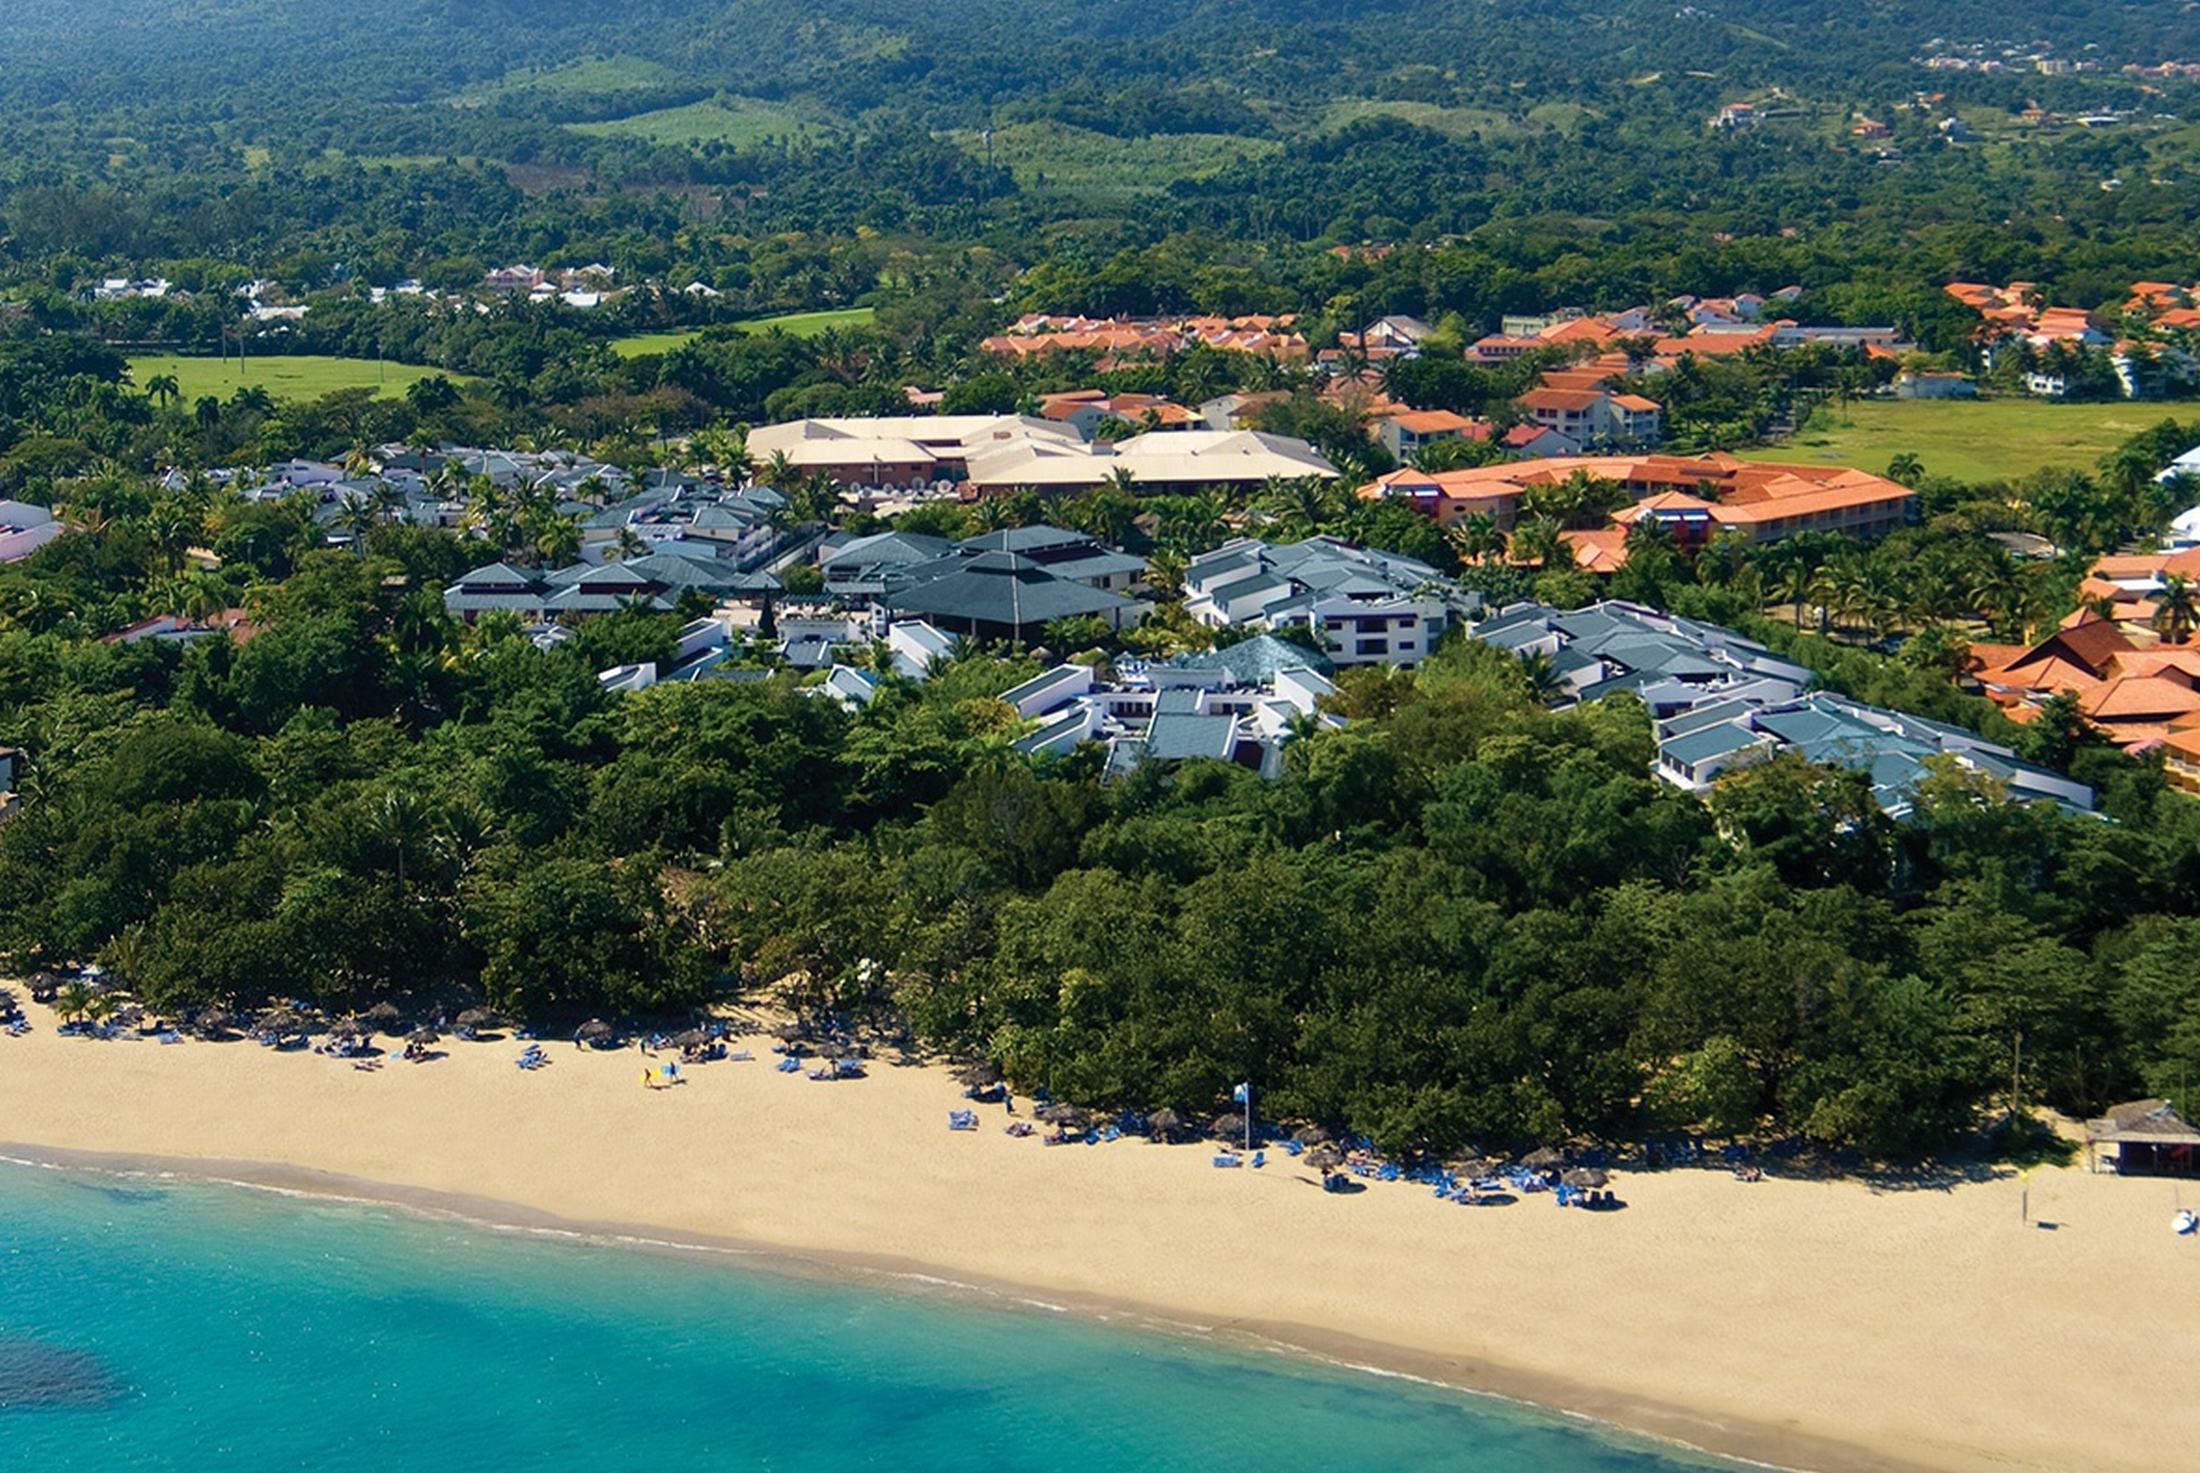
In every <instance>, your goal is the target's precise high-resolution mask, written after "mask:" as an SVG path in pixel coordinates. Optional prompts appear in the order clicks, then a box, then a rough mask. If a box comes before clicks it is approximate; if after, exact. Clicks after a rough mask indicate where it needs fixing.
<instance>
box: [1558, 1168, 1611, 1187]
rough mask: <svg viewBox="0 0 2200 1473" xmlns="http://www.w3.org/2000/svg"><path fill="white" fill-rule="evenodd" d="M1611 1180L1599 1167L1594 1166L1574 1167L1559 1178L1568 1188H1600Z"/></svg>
mask: <svg viewBox="0 0 2200 1473" xmlns="http://www.w3.org/2000/svg"><path fill="white" fill-rule="evenodd" d="M1611 1179H1612V1178H1611V1176H1610V1175H1609V1174H1608V1173H1606V1172H1605V1171H1604V1170H1603V1169H1602V1168H1601V1167H1596V1166H1576V1167H1575V1168H1574V1169H1573V1170H1572V1171H1569V1172H1567V1173H1566V1174H1565V1175H1564V1176H1562V1177H1560V1178H1559V1180H1560V1181H1562V1182H1564V1183H1566V1185H1568V1186H1570V1187H1589V1188H1594V1187H1601V1186H1603V1185H1604V1184H1605V1183H1606V1182H1608V1181H1610V1180H1611Z"/></svg>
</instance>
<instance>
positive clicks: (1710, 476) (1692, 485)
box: [1359, 454, 1917, 545]
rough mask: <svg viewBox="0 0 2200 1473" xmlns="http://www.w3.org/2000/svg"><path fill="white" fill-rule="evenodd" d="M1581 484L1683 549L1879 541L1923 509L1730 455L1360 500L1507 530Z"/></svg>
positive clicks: (1392, 477)
mask: <svg viewBox="0 0 2200 1473" xmlns="http://www.w3.org/2000/svg"><path fill="white" fill-rule="evenodd" d="M1575 475H1584V476H1588V477H1590V478H1592V479H1594V480H1600V481H1609V482H1612V483H1613V484H1615V485H1617V486H1619V487H1620V488H1621V489H1623V490H1625V491H1627V492H1628V493H1630V494H1631V495H1633V496H1634V497H1636V498H1637V500H1636V505H1635V506H1633V507H1628V508H1625V509H1623V510H1621V511H1620V512H1618V513H1616V514H1615V516H1614V517H1613V524H1614V525H1615V526H1619V527H1626V526H1629V525H1632V524H1633V522H1634V521H1635V520H1636V519H1638V518H1640V517H1645V516H1647V517H1652V518H1654V519H1656V520H1657V521H1659V522H1661V523H1663V524H1664V525H1665V526H1666V527H1667V528H1668V529H1669V530H1670V531H1672V532H1673V533H1674V535H1675V537H1676V538H1677V539H1679V540H1680V541H1681V542H1682V543H1683V544H1684V545H1687V544H1694V543H1701V542H1703V541H1706V540H1708V539H1709V538H1710V537H1711V536H1712V535H1713V534H1714V533H1717V532H1721V531H1729V532H1733V533H1735V534H1737V535H1739V536H1741V537H1743V538H1744V539H1746V540H1747V541H1750V542H1777V541H1779V540H1781V539H1782V538H1786V537H1793V536H1796V535H1797V534H1799V533H1803V532H1842V533H1846V534H1848V535H1849V536H1852V537H1876V536H1880V535H1883V534H1885V533H1887V532H1891V531H1893V530H1895V529H1896V528H1898V527H1902V526H1906V525H1907V524H1908V523H1909V521H1910V520H1911V518H1912V517H1913V516H1914V515H1915V512H1916V507H1917V493H1916V492H1915V491H1912V490H1911V489H1910V488H1909V487H1907V486H1904V485H1900V484H1899V483H1897V482H1894V481H1890V480H1888V479H1887V478H1886V477H1885V476H1875V475H1872V474H1871V473H1870V472H1868V471H1859V470H1849V469H1846V468H1844V467H1841V466H1825V465H1787V464H1779V463H1774V462H1769V461H1751V460H1740V459H1737V458H1736V457H1734V456H1731V455H1723V454H1709V455H1702V456H1678V455H1577V456H1554V457H1550V458H1546V459H1542V460H1526V461H1513V462H1505V463H1500V464H1497V465H1486V466H1477V467H1474V468H1472V469H1469V470H1459V471H1437V472H1427V471H1418V470H1413V469H1410V468H1409V469H1405V470H1397V471H1392V472H1391V473H1389V474H1388V475H1385V476H1381V477H1378V478H1377V479H1375V480H1373V481H1371V482H1369V483H1368V484H1367V485H1365V486H1362V487H1361V488H1360V490H1359V494H1360V495H1362V496H1365V497H1369V498H1395V499H1398V500H1402V501H1404V502H1406V503H1407V504H1408V505H1410V506H1412V507H1413V508H1414V509H1415V510H1417V511H1420V512H1421V513H1422V514H1423V515H1425V516H1428V517H1430V518H1431V519H1433V520H1434V521H1435V522H1437V524H1438V525H1440V526H1447V527H1448V526H1450V525H1452V524H1453V523H1454V522H1457V521H1458V520H1459V519H1460V518H1461V517H1464V516H1470V515H1473V514H1476V513H1482V514H1486V515H1489V516H1492V517H1494V518H1495V519H1496V520H1497V523H1498V525H1499V526H1500V527H1503V528H1506V529H1508V530H1509V529H1510V528H1511V527H1512V526H1513V524H1514V522H1515V521H1517V520H1518V517H1519V510H1520V503H1521V501H1522V500H1523V499H1524V498H1525V497H1526V496H1527V495H1528V494H1529V493H1530V492H1531V491H1532V490H1534V489H1535V488H1536V487H1539V486H1557V485H1560V484H1562V483H1563V482H1565V481H1566V480H1567V479H1568V478H1570V477H1572V476H1575Z"/></svg>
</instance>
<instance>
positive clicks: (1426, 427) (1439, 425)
mask: <svg viewBox="0 0 2200 1473" xmlns="http://www.w3.org/2000/svg"><path fill="white" fill-rule="evenodd" d="M1388 418H1389V420H1390V423H1392V424H1394V425H1396V426H1398V428H1400V429H1402V430H1407V431H1409V432H1411V433H1413V434H1416V435H1440V434H1443V433H1444V432H1446V431H1450V432H1452V433H1454V434H1460V435H1464V434H1467V433H1469V432H1471V431H1473V430H1474V429H1475V428H1477V426H1476V423H1475V421H1473V420H1471V419H1468V418H1467V417H1466V416H1465V415H1463V414H1454V413H1453V412H1452V411H1451V410H1449V409H1408V410H1405V411H1403V412H1401V413H1398V414H1393V415H1390V416H1389V417H1388ZM1480 429H1481V430H1482V432H1483V436H1484V437H1486V436H1487V435H1488V433H1489V426H1488V425H1482V426H1480Z"/></svg>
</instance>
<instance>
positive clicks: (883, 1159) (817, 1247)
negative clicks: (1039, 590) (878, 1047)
mask: <svg viewBox="0 0 2200 1473" xmlns="http://www.w3.org/2000/svg"><path fill="white" fill-rule="evenodd" d="M37 1022H38V1029H37V1031H36V1032H34V1033H33V1034H31V1035H30V1036H28V1037H25V1038H20V1039H6V1038H0V1141H5V1142H8V1143H11V1144H12V1145H13V1146H15V1147H19V1148H28V1149H30V1150H32V1151H36V1152H45V1153H56V1152H102V1153H115V1154H118V1155H122V1156H128V1157H134V1158H152V1157H158V1158H165V1159H166V1160H168V1161H170V1162H173V1163H176V1164H179V1165H183V1166H185V1167H187V1169H197V1170H204V1171H207V1172H209V1173H210V1174H217V1175H219V1174H228V1175H248V1176H251V1177H254V1178H256V1179H259V1180H263V1181H268V1182H273V1183H288V1184H293V1185H304V1186H309V1187H316V1186H317V1187H321V1188H326V1189H337V1188H338V1187H342V1188H344V1189H349V1190H358V1191H366V1192H371V1193H372V1194H375V1195H380V1196H384V1197H387V1198H389V1199H390V1200H393V1201H411V1202H418V1203H426V1202H443V1203H444V1204H445V1205H460V1206H464V1207H466V1208H467V1209H468V1210H476V1211H485V1212H507V1211H509V1212H511V1213H513V1214H521V1213H534V1214H548V1215H553V1216H555V1217H557V1218H560V1219H563V1220H567V1221H570V1222H575V1223H579V1224H587V1225H591V1226H600V1227H609V1226H613V1225H617V1226H620V1227H623V1228H632V1229H638V1230H643V1231H647V1232H650V1233H655V1234H662V1235H667V1236H683V1235H684V1236H691V1237H696V1238H708V1239H714V1240H737V1241H740V1242H743V1243H747V1244H753V1245H759V1246H765V1247H770V1248H775V1249H782V1250H787V1251H789V1252H791V1253H794V1254H797V1255H800V1256H803V1257H806V1258H808V1259H810V1260H812V1261H813V1262H816V1263H818V1264H820V1265H821V1266H822V1267H823V1268H824V1269H825V1271H828V1272H836V1273H838V1272H854V1271H858V1270H860V1269H861V1268H862V1267H864V1266H874V1267H880V1268H888V1269H901V1270H911V1269H922V1270H923V1271H926V1272H930V1273H935V1274H939V1275H942V1276H946V1277H950V1278H956V1279H961V1280H965V1281H969V1282H973V1283H983V1284H992V1285H1013V1286H1017V1287H1018V1288H1019V1289H1020V1290H1022V1291H1025V1292H1029V1293H1031V1294H1032V1295H1033V1296H1034V1297H1038V1298H1043V1299H1046V1300H1049V1301H1052V1302H1055V1303H1060V1304H1069V1305H1076V1306H1090V1307H1118V1308H1122V1307H1128V1308H1133V1309H1135V1310H1137V1311H1139V1312H1142V1313H1145V1314H1149V1315H1151V1316H1154V1317H1158V1318H1163V1319H1168V1320H1172V1321H1176V1322H1180V1323H1189V1324H1193V1325H1197V1326H1202V1327H1208V1328H1214V1329H1221V1330H1227V1331H1234V1332H1245V1333H1251V1334H1259V1335H1264V1336H1267V1337H1270V1338H1273V1339H1276V1340H1280V1341H1284V1342H1287V1343H1290V1344H1293V1345H1297V1346H1301V1347H1304V1348H1306V1349H1309V1350H1313V1351H1316V1352H1319V1353H1323V1354H1327V1355H1332V1356H1335V1357H1337V1358H1340V1359H1344V1360H1348V1361H1353V1362H1358V1363H1366V1364H1372V1365H1381V1366H1385V1367H1390V1368H1395V1369H1398V1370H1401V1371H1406V1372H1410V1373H1413V1374H1419V1375H1426V1376H1430V1377H1434V1378H1437V1379H1442V1380H1446V1381H1450V1382H1453V1383H1455V1384H1460V1385H1468V1386H1476V1387H1483V1388H1488V1389H1492V1390H1496V1391H1501V1392H1504V1393H1507V1394H1512V1395H1519V1396H1524V1397H1527V1398H1530V1399H1533V1400H1536V1401H1540V1402H1544V1403H1547V1404H1551V1405H1556V1406H1561V1407H1566V1408H1569V1409H1573V1410H1577V1411H1581V1412H1584V1413H1587V1414H1590V1415H1594V1416H1599V1417H1603V1418H1607V1419H1610V1420H1612V1421H1615V1422H1618V1423H1621V1424H1624V1425H1627V1426H1631V1427H1636V1428H1639V1429H1642V1430H1645V1431H1649V1432H1653V1433H1658V1434H1662V1435H1667V1436H1672V1437H1676V1438H1680V1439H1682V1440H1685V1441H1688V1442H1691V1443H1695V1444H1697V1445H1700V1446H1706V1447H1712V1448H1717V1449H1720V1450H1724V1451H1729V1452H1733V1453H1737V1454H1741V1455H1745V1456H1749V1457H1754V1458H1760V1459H1763V1460H1766V1461H1770V1462H1776V1463H1782V1464H1786V1465H1790V1466H1798V1467H1810V1468H1824V1469H1852V1470H1863V1469H1905V1468H1931V1469H1979V1468H2002V1469H2041V1470H2046V1469H2055V1470H2077V1469H2084V1470H2092V1473H2122V1470H2134V1473H2135V1470H2140V1469H2149V1470H2152V1469H2157V1468H2160V1467H2162V1466H2164V1465H2165V1463H2169V1462H2173V1461H2175V1460H2176V1459H2178V1458H2179V1457H2181V1456H2184V1455H2187V1454H2189V1452H2190V1450H2191V1449H2193V1448H2195V1447H2200V1405H2196V1400H2195V1398H2193V1397H2191V1396H2189V1395H2185V1394H2183V1393H2182V1392H2181V1391H2179V1390H2178V1389H2177V1388H2179V1387H2181V1386H2182V1384H2183V1380H2184V1374H2185V1371H2186V1368H2188V1367H2190V1366H2192V1365H2193V1364H2195V1363H2196V1361H2200V1242H2194V1241H2191V1240H2180V1239H2177V1238H2175V1237H2173V1236H2172V1235H2171V1233H2170V1231H2169V1219H2170V1216H2171V1213H2172V1210H2173V1209H2174V1207H2175V1206H2176V1205H2177V1203H2178V1202H2179V1201H2180V1200H2183V1201H2186V1202H2192V1201H2195V1200H2200V1193H2196V1191H2195V1189H2194V1188H2193V1187H2191V1186H2186V1187H2183V1188H2180V1187H2179V1186H2178V1185H2177V1184H2174V1183H2171V1182H2166V1181H2126V1180H2119V1179H2115V1178H2109V1177H2100V1176H2092V1175H2088V1174H2086V1173H2084V1172H2083V1171H2080V1170H2069V1171H2063V1170H2046V1171H2038V1172H2034V1173H2033V1174H2032V1175H2031V1177H2030V1180H2029V1183H2028V1186H2029V1193H2030V1206H2031V1213H2032V1216H2033V1217H2035V1218H2041V1219H2045V1220H2046V1221H2048V1222H2052V1223H2054V1224H2055V1227H2054V1228H2053V1229H2052V1230H2048V1229H2046V1228H2044V1227H2041V1226H2036V1225H2033V1224H2031V1223H2029V1222H2027V1221H2025V1220H2022V1219H2021V1217H2020V1205H2019V1204H2020V1198H2019V1192H2020V1185H2019V1183H2018V1181H2017V1180H2016V1179H2014V1178H2005V1179H2000V1180H1994V1181H1987V1182H1982V1183H1974V1184H1967V1185H1962V1186H1959V1187H1956V1188H1954V1189H1953V1190H1937V1189H1921V1190H1901V1191H1896V1190H1873V1189H1871V1188H1869V1187H1866V1186H1864V1185H1860V1184H1857V1183H1853V1182H1843V1183H1818V1182H1789V1181H1778V1180H1775V1181H1768V1182H1764V1183H1760V1184H1754V1185H1744V1184H1742V1183H1740V1182H1737V1181H1735V1180H1733V1179H1732V1178H1731V1177H1730V1176H1727V1175H1725V1174H1723V1173H1719V1172H1714V1171H1701V1172H1695V1171H1677V1172H1669V1173H1662V1174H1656V1175H1638V1176H1622V1177H1621V1178H1619V1179H1618V1181H1617V1186H1618V1189H1619V1191H1620V1193H1621V1195H1622V1196H1623V1197H1624V1198H1625V1199H1626V1200H1627V1201H1628V1202H1629V1204H1630V1206H1629V1208H1628V1210H1626V1211H1624V1212H1619V1213H1613V1214H1590V1213H1583V1212H1572V1211H1558V1210H1555V1209H1554V1208H1553V1207H1552V1205H1551V1203H1550V1200H1549V1199H1548V1198H1541V1199H1529V1200H1527V1201H1524V1202H1522V1203H1520V1204H1519V1205H1517V1206H1512V1207H1503V1208H1494V1209H1492V1208H1480V1209H1472V1208H1465V1207H1460V1206H1455V1205H1452V1204H1448V1203H1440V1202H1437V1201H1435V1200H1434V1199H1433V1198H1432V1197H1431V1196H1430V1195H1429V1193H1428V1192H1427V1190H1426V1189H1424V1188H1419V1187H1412V1186H1407V1185H1404V1184H1396V1185H1390V1184H1383V1185H1376V1186H1373V1187H1371V1188H1370V1189H1369V1190H1367V1191H1365V1192H1362V1193H1358V1194H1354V1195H1350V1196H1337V1195H1327V1194H1324V1193H1323V1192H1321V1191H1320V1190H1318V1188H1317V1187H1316V1185H1315V1184H1314V1182H1313V1180H1312V1175H1311V1173H1309V1172H1307V1171H1305V1170H1303V1169H1302V1168H1299V1167H1297V1166H1294V1165H1292V1164H1290V1163H1289V1162H1288V1161H1284V1160H1273V1161H1272V1162H1271V1164H1270V1165H1269V1166H1267V1167H1266V1168H1265V1169H1264V1170H1261V1171H1258V1172H1255V1171H1250V1170H1239V1171H1218V1170H1215V1169H1213V1168H1212V1167H1210V1166H1209V1164H1208V1157H1209V1152H1208V1151H1207V1150H1206V1149H1204V1148H1201V1147H1195V1146H1175V1147H1162V1146H1156V1145H1152V1144H1148V1143H1144V1142H1130V1141H1127V1142H1120V1143H1115V1144H1111V1145H1107V1146H1101V1147H1090V1148H1088V1147H1082V1146H1070V1147H1058V1148H1046V1147H1043V1146H1042V1145H1041V1144H1040V1143H1039V1142H1038V1141H1037V1140H1032V1139H1024V1140H1017V1139H1011V1138H1010V1137H1008V1136H1006V1135H1005V1134H1003V1132H1002V1130H1001V1126H1002V1123H1003V1118H1004V1117H1003V1115H1002V1111H1001V1109H1000V1107H999V1106H992V1107H986V1108H983V1109H981V1111H980V1116H981V1120H982V1122H983V1126H982V1129H981V1130H979V1131H978V1132H977V1133H975V1134H957V1133H950V1132H949V1131H948V1130H947V1128H946V1116H947V1111H948V1110H949V1109H950V1108H953V1107H956V1106H958V1105H960V1104H961V1103H962V1101H961V1099H960V1098H959V1090H958V1088H957V1086H956V1085H955V1083H954V1082H953V1080H952V1079H951V1078H950V1077H949V1076H948V1075H947V1074H946V1073H945V1072H943V1071H941V1070H938V1069H934V1068H917V1067H909V1068H897V1067H894V1066H892V1065H887V1064H878V1065H874V1066H873V1068H872V1072H871V1077H870V1078H868V1079H865V1080H861V1081H854V1082H848V1083H840V1084H823V1083H813V1082H811V1081H809V1080H807V1079H804V1078H802V1077H800V1076H789V1075H782V1074H778V1073H775V1072H773V1071H772V1068H771V1062H770V1060H771V1056H770V1054H769V1053H768V1051H767V1048H766V1045H765V1043H764V1041H761V1040H759V1041H756V1042H755V1043H754V1044H753V1045H752V1046H753V1047H755V1049H756V1052H757V1054H758V1056H759V1058H758V1061H757V1062H754V1063H720V1064H712V1065H707V1066H703V1067H700V1068H697V1069H694V1070H692V1071H689V1082H687V1083H685V1084H683V1085H681V1086H679V1087H677V1088H672V1089H662V1090H645V1089H643V1088H642V1087H641V1085H640V1074H641V1068H642V1062H643V1061H642V1060H641V1058H640V1057H639V1056H638V1055H637V1054H636V1053H635V1052H633V1051H632V1050H628V1051H624V1052H619V1053H611V1054H583V1053H581V1052H579V1051H577V1050H575V1049H574V1048H573V1047H572V1046H571V1045H570V1044H568V1043H553V1044H550V1045H548V1048H549V1051H550V1055H551V1057H552V1059H553V1060H554V1063H553V1064H552V1066H551V1067H550V1068H547V1069H544V1070H541V1071H539V1072H536V1073H531V1074H530V1073H523V1072H521V1071H520V1070H518V1069H515V1068H514V1067H513V1066H512V1063H511V1060H512V1058H513V1057H514V1055H515V1054H516V1053H517V1052H518V1048H517V1046H516V1045H514V1044H510V1043H506V1044H473V1045H468V1044H454V1045H451V1046H450V1047H451V1052H450V1056H449V1057H447V1058H444V1059H441V1060H438V1061H435V1062H432V1063H429V1064H424V1065H406V1064H403V1063H396V1062H392V1063H390V1064H388V1065H387V1066H385V1067H384V1068H383V1069H381V1070H380V1071H379V1072H375V1073H362V1072H358V1071H355V1070H353V1069H351V1068H349V1067H348V1066H346V1065H344V1064H343V1063H341V1062H337V1061H333V1060H330V1059H327V1058H324V1057H319V1056H315V1055H311V1054H303V1053H299V1054H274V1053H271V1052H268V1051H265V1050H262V1049H259V1048H256V1047H254V1046H253V1045H250V1044H246V1043H230V1044H209V1043H200V1042H192V1043H185V1044H181V1045H175V1046H166V1047H164V1046H160V1045H157V1044H154V1043H152V1042H149V1041H127V1042H125V1041H115V1042H104V1043H103V1042H92V1041H85V1040H75V1039H66V1038H61V1037H59V1036H57V1035H56V1034H55V1033H54V1032H53V1030H52V1020H51V1018H50V1016H48V1015H46V1014H45V1013H44V1012H43V1010H39V1015H38V1018H37ZM324 1173H325V1174H327V1175H323V1174H324ZM338 1178H342V1179H344V1180H341V1181H339V1180H338ZM370 1184H371V1185H370ZM2180 1193H2182V1195H2181V1196H2180ZM459 1199H466V1200H465V1201H463V1202H461V1201H460V1200H459ZM491 1204H510V1205H509V1207H508V1208H507V1207H503V1206H495V1205H491Z"/></svg>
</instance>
